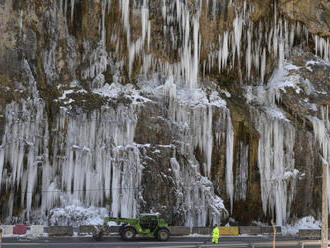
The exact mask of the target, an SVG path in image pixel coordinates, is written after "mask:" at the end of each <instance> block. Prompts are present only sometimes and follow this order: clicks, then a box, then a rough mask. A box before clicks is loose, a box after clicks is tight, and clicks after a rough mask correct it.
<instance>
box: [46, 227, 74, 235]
mask: <svg viewBox="0 0 330 248" xmlns="http://www.w3.org/2000/svg"><path fill="white" fill-rule="evenodd" d="M48 236H73V227H72V226H50V227H48Z"/></svg>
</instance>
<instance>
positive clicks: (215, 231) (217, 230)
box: [212, 227, 219, 238]
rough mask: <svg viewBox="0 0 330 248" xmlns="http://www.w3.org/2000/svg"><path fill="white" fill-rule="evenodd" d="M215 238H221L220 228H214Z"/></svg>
mask: <svg viewBox="0 0 330 248" xmlns="http://www.w3.org/2000/svg"><path fill="white" fill-rule="evenodd" d="M212 234H213V238H219V228H218V227H215V228H213V232H212Z"/></svg>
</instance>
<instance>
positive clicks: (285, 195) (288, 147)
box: [254, 112, 298, 226]
mask: <svg viewBox="0 0 330 248" xmlns="http://www.w3.org/2000/svg"><path fill="white" fill-rule="evenodd" d="M254 116H255V117H256V128H257V130H258V132H259V133H260V139H259V144H258V167H259V171H260V185H261V199H262V207H263V211H264V214H267V213H268V211H269V212H270V213H274V212H275V213H276V225H280V226H281V225H283V224H285V223H286V221H287V218H288V217H289V213H290V208H291V203H292V199H293V194H294V192H295V184H296V179H297V175H298V171H297V170H296V169H294V164H295V162H294V143H295V129H294V127H293V126H292V125H291V124H290V123H289V122H287V121H285V120H281V119H275V118H272V117H269V116H267V115H266V114H264V113H261V112H257V113H254ZM288 186H290V187H288Z"/></svg>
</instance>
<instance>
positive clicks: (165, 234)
mask: <svg viewBox="0 0 330 248" xmlns="http://www.w3.org/2000/svg"><path fill="white" fill-rule="evenodd" d="M169 238H170V232H169V231H168V230H167V229H166V228H161V229H159V231H158V232H157V239H158V240H159V241H167V240H168V239H169Z"/></svg>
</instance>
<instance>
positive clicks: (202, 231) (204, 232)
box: [192, 227, 212, 235]
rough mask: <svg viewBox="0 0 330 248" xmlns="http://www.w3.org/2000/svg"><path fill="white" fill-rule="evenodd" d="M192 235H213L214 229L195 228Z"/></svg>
mask: <svg viewBox="0 0 330 248" xmlns="http://www.w3.org/2000/svg"><path fill="white" fill-rule="evenodd" d="M192 233H197V234H202V235H211V233H212V228H210V227H193V229H192Z"/></svg>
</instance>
